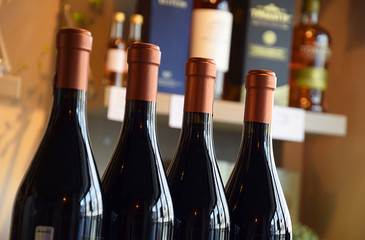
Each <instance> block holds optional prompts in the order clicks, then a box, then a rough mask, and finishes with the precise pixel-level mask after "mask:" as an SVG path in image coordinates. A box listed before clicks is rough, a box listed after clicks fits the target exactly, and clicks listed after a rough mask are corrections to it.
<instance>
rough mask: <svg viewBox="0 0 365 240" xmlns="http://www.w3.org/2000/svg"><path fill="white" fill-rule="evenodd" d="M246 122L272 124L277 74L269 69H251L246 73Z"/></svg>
mask: <svg viewBox="0 0 365 240" xmlns="http://www.w3.org/2000/svg"><path fill="white" fill-rule="evenodd" d="M245 87H246V90H247V92H246V102H245V116H244V121H245V122H260V123H267V124H271V120H272V109H273V102H274V90H275V88H276V75H275V73H274V72H272V71H268V70H250V71H249V72H248V73H247V75H246V84H245Z"/></svg>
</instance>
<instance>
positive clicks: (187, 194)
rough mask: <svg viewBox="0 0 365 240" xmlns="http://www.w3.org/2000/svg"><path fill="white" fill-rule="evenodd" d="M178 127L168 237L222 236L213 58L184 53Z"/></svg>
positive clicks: (225, 226)
mask: <svg viewBox="0 0 365 240" xmlns="http://www.w3.org/2000/svg"><path fill="white" fill-rule="evenodd" d="M185 75H186V84H185V103H184V118H183V127H182V130H181V135H180V141H179V144H178V149H177V152H176V154H175V156H174V159H173V162H172V164H171V165H170V167H169V170H168V182H169V187H170V191H171V196H172V201H173V204H174V211H175V228H174V229H175V231H174V239H176V240H177V239H181V240H182V239H190V240H193V239H197V240H198V239H199V240H200V239H216V240H220V239H228V238H229V225H230V220H229V210H228V205H227V200H226V197H225V193H224V187H223V184H222V180H221V177H220V174H219V170H218V167H217V163H216V157H215V152H214V146H213V144H214V143H213V114H212V112H213V99H214V79H215V75H216V67H215V64H214V60H213V59H207V58H189V59H188V61H187V63H186V67H185Z"/></svg>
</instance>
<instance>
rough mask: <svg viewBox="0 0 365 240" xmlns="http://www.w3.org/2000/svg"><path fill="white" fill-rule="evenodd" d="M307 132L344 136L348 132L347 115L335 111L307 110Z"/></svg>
mask: <svg viewBox="0 0 365 240" xmlns="http://www.w3.org/2000/svg"><path fill="white" fill-rule="evenodd" d="M305 132H306V133H312V134H320V135H330V136H339V137H344V136H346V134H347V117H346V116H345V115H340V114H333V113H317V112H308V111H307V112H306V114H305Z"/></svg>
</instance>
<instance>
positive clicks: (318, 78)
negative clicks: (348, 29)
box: [289, 0, 331, 112]
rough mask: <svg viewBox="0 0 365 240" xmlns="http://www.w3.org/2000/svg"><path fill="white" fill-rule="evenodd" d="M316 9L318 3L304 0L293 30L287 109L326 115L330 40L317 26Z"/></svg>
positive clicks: (317, 12)
mask: <svg viewBox="0 0 365 240" xmlns="http://www.w3.org/2000/svg"><path fill="white" fill-rule="evenodd" d="M319 7H320V1H319V0H304V1H303V7H302V18H301V23H300V24H299V25H298V26H296V27H295V28H294V33H293V49H292V59H291V66H290V67H291V71H290V96H289V106H291V107H298V108H303V109H305V110H310V111H316V112H322V111H324V112H325V111H327V106H326V104H325V101H324V93H325V91H326V89H327V75H328V72H327V68H328V60H329V58H330V55H331V50H330V45H331V39H330V35H329V34H328V32H327V31H326V30H325V29H323V28H322V27H321V26H319V25H318V15H319Z"/></svg>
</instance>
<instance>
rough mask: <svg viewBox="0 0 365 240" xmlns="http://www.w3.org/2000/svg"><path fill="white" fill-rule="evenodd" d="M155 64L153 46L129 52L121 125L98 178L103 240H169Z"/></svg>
mask: <svg viewBox="0 0 365 240" xmlns="http://www.w3.org/2000/svg"><path fill="white" fill-rule="evenodd" d="M160 58H161V52H160V50H159V47H158V46H156V45H153V44H147V43H134V44H132V45H131V47H130V48H129V50H128V65H129V69H128V82H127V94H126V110H125V115H124V122H123V126H122V130H121V134H120V137H119V141H118V144H117V147H116V149H115V151H114V153H113V156H112V158H111V160H110V162H109V164H108V166H107V169H106V171H105V173H104V176H103V178H102V188H103V193H104V201H105V212H106V215H105V216H106V217H105V218H106V219H105V232H106V235H105V237H106V239H125V240H128V239H133V240H136V239H151V240H152V239H171V238H172V231H173V221H174V213H173V207H172V200H171V195H170V191H169V188H168V184H167V180H166V175H165V172H164V169H163V165H162V161H161V157H160V152H159V148H158V143H157V138H156V122H155V119H156V97H157V76H158V67H159V64H160Z"/></svg>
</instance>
